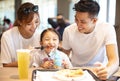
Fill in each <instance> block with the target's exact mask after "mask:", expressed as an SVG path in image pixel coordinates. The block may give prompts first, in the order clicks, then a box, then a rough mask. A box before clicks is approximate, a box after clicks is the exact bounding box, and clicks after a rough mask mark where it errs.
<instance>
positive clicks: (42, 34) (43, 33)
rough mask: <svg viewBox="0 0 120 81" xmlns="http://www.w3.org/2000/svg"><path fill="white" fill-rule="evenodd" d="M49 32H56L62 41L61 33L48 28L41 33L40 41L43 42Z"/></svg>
mask: <svg viewBox="0 0 120 81" xmlns="http://www.w3.org/2000/svg"><path fill="white" fill-rule="evenodd" d="M48 31H51V32H54V33H55V34H56V35H58V38H59V41H60V39H61V36H60V34H59V32H58V31H56V30H55V29H54V28H47V29H45V30H44V31H43V32H42V33H41V36H40V41H42V39H43V37H44V35H45V33H46V32H48Z"/></svg>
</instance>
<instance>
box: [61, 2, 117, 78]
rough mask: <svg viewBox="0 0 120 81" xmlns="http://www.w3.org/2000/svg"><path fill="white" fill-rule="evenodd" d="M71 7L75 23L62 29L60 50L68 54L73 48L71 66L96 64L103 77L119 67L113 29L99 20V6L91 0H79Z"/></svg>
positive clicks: (96, 69)
mask: <svg viewBox="0 0 120 81" xmlns="http://www.w3.org/2000/svg"><path fill="white" fill-rule="evenodd" d="M73 9H74V10H75V11H76V14H75V23H74V24H72V25H70V26H68V27H66V28H65V30H64V33H63V41H62V47H63V50H64V52H66V53H67V54H69V53H70V51H72V56H71V62H72V64H73V66H75V67H82V66H86V67H87V66H98V67H95V68H94V69H95V70H94V71H95V73H96V75H97V76H98V77H99V78H100V79H101V80H106V79H108V78H109V77H110V76H111V75H112V74H113V73H114V72H116V71H117V69H118V67H119V57H118V49H117V40H116V33H115V29H114V27H113V26H112V25H110V24H108V23H106V22H102V21H100V20H98V14H99V10H100V6H99V4H98V3H97V2H96V1H94V0H80V1H79V2H78V3H76V4H75V5H74V8H73Z"/></svg>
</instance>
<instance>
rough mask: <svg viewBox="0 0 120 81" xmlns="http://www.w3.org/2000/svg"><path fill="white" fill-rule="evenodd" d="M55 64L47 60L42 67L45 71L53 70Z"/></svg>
mask: <svg viewBox="0 0 120 81" xmlns="http://www.w3.org/2000/svg"><path fill="white" fill-rule="evenodd" d="M53 66H54V62H53V61H52V60H47V61H45V62H44V63H43V64H42V67H43V68H45V69H52V67H53Z"/></svg>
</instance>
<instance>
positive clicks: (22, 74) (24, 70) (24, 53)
mask: <svg viewBox="0 0 120 81" xmlns="http://www.w3.org/2000/svg"><path fill="white" fill-rule="evenodd" d="M29 53H30V50H29V49H18V50H17V57H18V73H19V78H20V79H27V78H28V70H29V64H30V55H29Z"/></svg>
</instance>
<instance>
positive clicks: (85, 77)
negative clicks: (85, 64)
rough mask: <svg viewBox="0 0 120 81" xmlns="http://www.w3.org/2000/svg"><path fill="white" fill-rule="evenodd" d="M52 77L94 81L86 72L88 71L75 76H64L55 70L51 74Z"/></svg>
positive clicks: (63, 79) (65, 79)
mask: <svg viewBox="0 0 120 81" xmlns="http://www.w3.org/2000/svg"><path fill="white" fill-rule="evenodd" d="M53 77H54V78H56V79H58V80H60V81H61V80H62V81H95V80H94V79H93V77H92V76H91V75H90V74H89V73H88V71H84V74H83V75H80V76H77V77H66V76H64V75H62V74H58V72H55V74H54V75H53Z"/></svg>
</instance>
